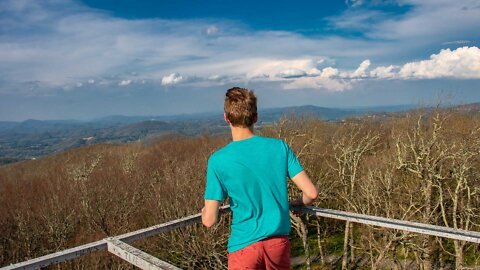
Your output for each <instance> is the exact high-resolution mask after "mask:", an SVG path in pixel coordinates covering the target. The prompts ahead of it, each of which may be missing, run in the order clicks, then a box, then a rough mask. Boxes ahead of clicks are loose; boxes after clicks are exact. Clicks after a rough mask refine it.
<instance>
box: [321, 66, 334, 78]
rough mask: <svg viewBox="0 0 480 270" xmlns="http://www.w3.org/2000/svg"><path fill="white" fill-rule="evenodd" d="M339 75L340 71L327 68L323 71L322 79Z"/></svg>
mask: <svg viewBox="0 0 480 270" xmlns="http://www.w3.org/2000/svg"><path fill="white" fill-rule="evenodd" d="M337 75H338V69H336V68H332V67H326V68H324V69H322V73H321V74H320V77H322V78H330V77H333V76H337Z"/></svg>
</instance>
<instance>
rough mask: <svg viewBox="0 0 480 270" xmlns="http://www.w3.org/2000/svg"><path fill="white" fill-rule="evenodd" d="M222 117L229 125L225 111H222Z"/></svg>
mask: <svg viewBox="0 0 480 270" xmlns="http://www.w3.org/2000/svg"><path fill="white" fill-rule="evenodd" d="M223 119H224V120H225V122H227V124H229V125H230V121H229V120H228V118H227V114H226V113H223Z"/></svg>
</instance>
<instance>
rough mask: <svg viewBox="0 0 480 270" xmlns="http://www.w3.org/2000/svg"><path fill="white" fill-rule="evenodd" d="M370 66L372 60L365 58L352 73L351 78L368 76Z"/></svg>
mask: <svg viewBox="0 0 480 270" xmlns="http://www.w3.org/2000/svg"><path fill="white" fill-rule="evenodd" d="M369 66H370V60H368V59H367V60H364V61H363V62H362V63H360V66H358V68H357V69H356V70H355V71H354V72H353V73H352V74H351V75H350V77H351V78H365V77H367V69H368V67H369Z"/></svg>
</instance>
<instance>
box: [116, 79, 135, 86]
mask: <svg viewBox="0 0 480 270" xmlns="http://www.w3.org/2000/svg"><path fill="white" fill-rule="evenodd" d="M131 83H132V80H121V81H120V82H119V83H118V85H119V86H126V85H129V84H131Z"/></svg>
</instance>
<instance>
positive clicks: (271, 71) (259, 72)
mask: <svg viewBox="0 0 480 270" xmlns="http://www.w3.org/2000/svg"><path fill="white" fill-rule="evenodd" d="M322 61H323V59H320V60H316V61H315V60H313V59H302V58H300V59H283V60H274V59H254V60H253V61H252V62H251V64H247V65H246V67H248V69H250V70H248V69H247V70H245V71H246V74H247V77H249V78H271V79H275V78H298V77H304V76H316V75H319V74H320V71H319V70H318V69H317V67H316V66H317V63H319V62H320V63H321V62H322Z"/></svg>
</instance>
